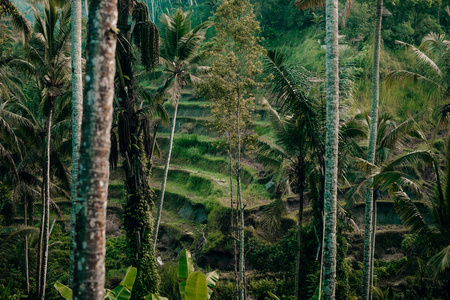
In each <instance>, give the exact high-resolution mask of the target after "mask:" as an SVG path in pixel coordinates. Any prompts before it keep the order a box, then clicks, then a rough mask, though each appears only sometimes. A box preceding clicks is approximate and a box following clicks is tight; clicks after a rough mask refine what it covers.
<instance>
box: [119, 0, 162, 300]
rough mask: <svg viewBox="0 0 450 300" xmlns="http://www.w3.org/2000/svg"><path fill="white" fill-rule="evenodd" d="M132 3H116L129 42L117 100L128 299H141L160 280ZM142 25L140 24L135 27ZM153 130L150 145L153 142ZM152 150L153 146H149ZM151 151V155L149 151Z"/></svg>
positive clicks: (124, 47) (128, 0)
mask: <svg viewBox="0 0 450 300" xmlns="http://www.w3.org/2000/svg"><path fill="white" fill-rule="evenodd" d="M132 5H133V2H132V1H131V0H120V1H119V11H120V15H119V21H118V27H119V28H120V29H121V31H122V32H123V33H124V34H123V35H124V36H126V37H127V38H128V40H129V43H122V45H121V49H120V50H118V51H117V57H118V62H117V66H118V68H119V72H118V74H117V75H118V77H119V89H118V97H119V99H120V101H119V103H120V106H121V111H122V114H121V115H120V117H119V123H118V125H119V126H118V130H119V145H120V147H119V148H120V153H121V155H122V156H123V157H124V159H125V161H124V164H123V169H124V171H125V189H126V191H127V202H126V205H125V209H124V214H123V218H124V219H123V223H124V229H125V234H126V241H127V250H126V254H127V264H128V265H130V266H134V267H136V268H137V270H138V272H137V277H136V281H135V284H134V287H133V290H132V295H131V299H140V298H142V297H144V296H146V295H147V294H149V293H157V291H158V284H159V277H158V274H157V271H156V259H155V251H154V249H153V243H152V241H153V240H152V238H153V218H152V215H151V204H152V203H153V199H154V197H155V195H154V193H153V190H152V189H151V187H150V183H149V179H150V168H151V156H147V155H146V152H145V147H144V144H143V142H142V140H143V139H142V138H141V132H142V131H143V130H142V129H143V127H144V126H146V125H145V124H144V122H143V121H142V119H141V118H142V116H141V115H140V114H139V112H138V110H139V103H140V102H139V101H138V99H137V96H136V93H135V91H134V88H135V83H134V74H133V69H132V50H131V44H130V43H131V34H132V30H133V26H130V25H129V24H128V21H129V16H130V12H131V11H130V9H131V7H132ZM136 26H143V25H136ZM156 130H157V128H155V133H154V137H153V142H156ZM152 149H154V145H152ZM152 151H153V150H151V151H150V152H152Z"/></svg>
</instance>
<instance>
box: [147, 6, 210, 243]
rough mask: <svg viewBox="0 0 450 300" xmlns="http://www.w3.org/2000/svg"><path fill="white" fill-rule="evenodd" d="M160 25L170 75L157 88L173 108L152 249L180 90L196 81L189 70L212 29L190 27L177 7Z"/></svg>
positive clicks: (205, 25)
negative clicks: (208, 30) (162, 28)
mask: <svg viewBox="0 0 450 300" xmlns="http://www.w3.org/2000/svg"><path fill="white" fill-rule="evenodd" d="M161 23H162V24H163V26H164V38H162V45H161V61H162V63H163V65H164V67H165V70H166V71H167V72H168V74H169V76H168V78H167V79H166V81H165V83H164V85H163V86H162V87H161V88H160V89H159V92H160V93H164V92H166V93H167V94H169V96H170V99H171V101H172V103H173V106H174V113H173V118H172V129H171V132H170V141H169V150H168V153H167V158H166V164H165V167H164V175H163V181H162V184H161V197H160V200H159V205H158V213H157V216H156V222H155V232H154V239H153V248H154V249H156V241H157V239H158V230H159V224H160V222H161V213H162V207H163V202H164V194H165V191H166V183H167V175H168V173H169V164H170V157H171V154H172V146H173V136H174V134H175V126H176V119H177V111H178V103H179V101H180V98H181V92H182V90H183V88H184V87H185V86H186V85H187V84H188V82H189V81H191V82H194V83H195V82H198V78H196V77H195V76H194V75H193V74H192V71H191V69H192V68H193V67H194V66H195V63H196V61H197V60H198V56H197V52H198V50H199V48H200V44H201V42H202V41H203V40H204V38H205V34H206V30H207V29H208V28H209V27H210V26H211V24H210V22H204V23H201V24H200V25H198V26H196V27H194V28H192V26H191V13H190V12H184V11H183V10H182V9H181V8H179V9H178V10H177V11H176V12H175V13H174V14H173V16H169V15H166V14H163V15H162V17H161Z"/></svg>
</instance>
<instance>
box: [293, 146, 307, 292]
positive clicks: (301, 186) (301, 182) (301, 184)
mask: <svg viewBox="0 0 450 300" xmlns="http://www.w3.org/2000/svg"><path fill="white" fill-rule="evenodd" d="M298 160H299V163H298V166H297V184H298V185H297V186H298V194H299V202H300V203H299V207H298V232H297V247H298V249H297V260H296V264H295V299H296V300H299V299H300V254H301V251H300V250H301V245H302V224H303V204H304V203H303V202H304V195H303V194H304V190H305V170H304V161H303V156H302V154H300V155H299V156H298Z"/></svg>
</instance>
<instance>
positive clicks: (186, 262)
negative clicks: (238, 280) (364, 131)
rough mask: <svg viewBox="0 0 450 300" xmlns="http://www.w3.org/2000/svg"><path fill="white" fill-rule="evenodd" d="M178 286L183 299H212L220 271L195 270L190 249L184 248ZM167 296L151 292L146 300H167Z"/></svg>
mask: <svg viewBox="0 0 450 300" xmlns="http://www.w3.org/2000/svg"><path fill="white" fill-rule="evenodd" d="M177 277H178V281H179V283H178V287H179V290H180V296H181V299H182V300H207V299H210V298H211V296H212V294H213V292H214V287H215V285H216V283H217V281H218V280H219V273H217V271H212V272H210V273H208V274H206V275H205V274H203V273H201V272H195V270H194V262H193V260H192V256H191V252H190V251H189V250H186V249H184V250H182V251H181V252H180V258H179V259H178V276H177ZM166 299H167V298H165V297H161V296H158V295H155V294H149V295H147V296H146V297H145V300H166Z"/></svg>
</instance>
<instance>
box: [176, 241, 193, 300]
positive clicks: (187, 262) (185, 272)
mask: <svg viewBox="0 0 450 300" xmlns="http://www.w3.org/2000/svg"><path fill="white" fill-rule="evenodd" d="M192 272H194V263H193V261H192V256H191V252H190V251H189V250H186V249H183V250H182V251H181V252H180V258H179V259H178V280H181V282H179V283H178V287H179V289H180V296H181V299H182V300H185V295H184V291H185V288H186V279H187V278H188V277H189V274H191V273H192Z"/></svg>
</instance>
